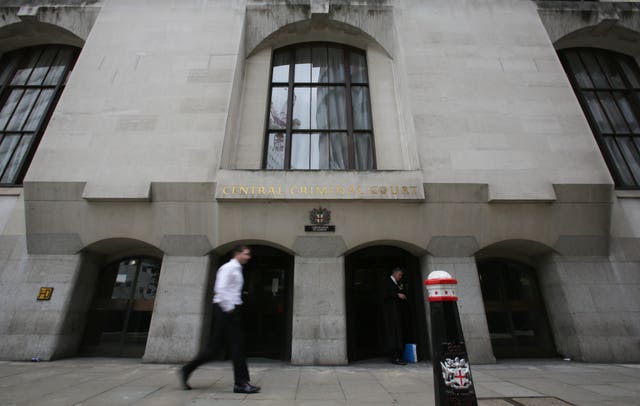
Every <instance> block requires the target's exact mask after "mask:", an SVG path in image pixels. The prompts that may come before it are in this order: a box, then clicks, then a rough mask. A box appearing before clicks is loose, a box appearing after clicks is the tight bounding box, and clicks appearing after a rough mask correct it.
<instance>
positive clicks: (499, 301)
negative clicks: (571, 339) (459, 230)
mask: <svg viewBox="0 0 640 406" xmlns="http://www.w3.org/2000/svg"><path fill="white" fill-rule="evenodd" d="M478 271H479V273H480V286H481V288H482V298H483V301H484V307H485V311H486V313H487V324H488V325H489V335H490V337H491V345H492V347H493V352H494V354H495V356H496V357H498V358H514V357H518V358H519V357H549V356H555V355H556V354H555V349H554V345H553V339H552V337H551V330H550V329H549V324H548V322H547V317H546V312H545V308H544V304H543V302H542V298H541V296H540V292H539V289H538V283H537V280H536V275H535V270H534V269H533V268H530V267H528V266H526V265H524V264H521V263H518V262H514V261H507V260H488V261H482V262H480V263H479V264H478Z"/></svg>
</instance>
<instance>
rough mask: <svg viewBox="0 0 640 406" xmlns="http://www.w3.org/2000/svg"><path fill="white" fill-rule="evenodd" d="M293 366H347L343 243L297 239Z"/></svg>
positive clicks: (292, 342)
mask: <svg viewBox="0 0 640 406" xmlns="http://www.w3.org/2000/svg"><path fill="white" fill-rule="evenodd" d="M294 249H295V251H296V252H297V253H298V254H299V255H296V257H295V268H294V273H293V285H294V286H293V323H292V324H293V325H292V332H291V363H292V364H293V365H345V364H347V317H346V297H345V274H344V257H337V256H336V255H337V254H338V253H341V252H344V242H343V241H342V238H340V237H299V238H298V239H297V240H296V243H295V244H294Z"/></svg>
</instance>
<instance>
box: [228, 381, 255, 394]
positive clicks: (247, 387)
mask: <svg viewBox="0 0 640 406" xmlns="http://www.w3.org/2000/svg"><path fill="white" fill-rule="evenodd" d="M233 392H234V393H258V392H260V387H259V386H254V385H251V384H250V383H249V382H247V383H245V384H242V385H233Z"/></svg>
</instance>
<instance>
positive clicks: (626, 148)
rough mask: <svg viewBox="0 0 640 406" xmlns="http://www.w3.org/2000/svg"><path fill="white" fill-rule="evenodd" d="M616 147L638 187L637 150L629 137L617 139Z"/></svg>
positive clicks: (639, 176)
mask: <svg viewBox="0 0 640 406" xmlns="http://www.w3.org/2000/svg"><path fill="white" fill-rule="evenodd" d="M618 145H619V146H620V150H621V151H622V155H624V158H625V159H626V161H627V165H628V167H629V169H630V170H631V175H633V178H634V179H635V184H636V185H640V155H639V154H638V150H637V149H636V147H635V145H634V144H633V141H632V140H631V138H630V137H620V138H619V139H618Z"/></svg>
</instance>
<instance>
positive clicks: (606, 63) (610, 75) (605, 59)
mask: <svg viewBox="0 0 640 406" xmlns="http://www.w3.org/2000/svg"><path fill="white" fill-rule="evenodd" d="M596 55H597V58H598V61H599V62H600V66H602V69H603V70H604V74H605V75H606V77H607V79H608V80H609V83H610V84H611V86H612V87H615V88H625V87H626V86H625V84H624V81H623V80H622V77H621V76H620V73H619V72H618V69H617V68H616V66H615V65H614V64H613V57H611V56H609V55H605V54H601V53H598V54H596Z"/></svg>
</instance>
